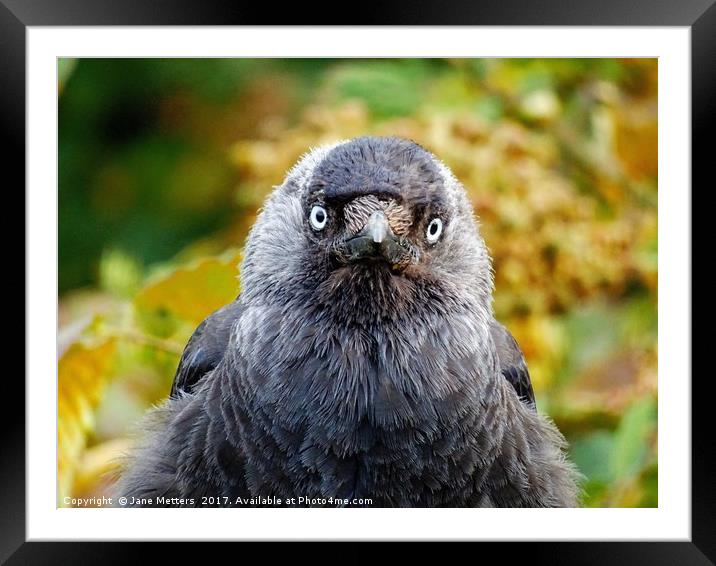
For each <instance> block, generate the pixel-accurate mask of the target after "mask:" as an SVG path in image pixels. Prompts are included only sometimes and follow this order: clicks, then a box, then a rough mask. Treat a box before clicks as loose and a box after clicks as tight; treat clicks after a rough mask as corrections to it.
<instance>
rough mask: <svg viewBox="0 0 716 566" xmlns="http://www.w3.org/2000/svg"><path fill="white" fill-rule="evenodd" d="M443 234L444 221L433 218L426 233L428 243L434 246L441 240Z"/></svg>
mask: <svg viewBox="0 0 716 566" xmlns="http://www.w3.org/2000/svg"><path fill="white" fill-rule="evenodd" d="M442 233H443V221H442V220H440V219H439V218H433V219H432V220H431V221H430V224H428V230H427V232H426V233H425V236H426V238H427V239H428V242H429V243H431V244H434V243H435V242H437V241H438V238H440V234H442Z"/></svg>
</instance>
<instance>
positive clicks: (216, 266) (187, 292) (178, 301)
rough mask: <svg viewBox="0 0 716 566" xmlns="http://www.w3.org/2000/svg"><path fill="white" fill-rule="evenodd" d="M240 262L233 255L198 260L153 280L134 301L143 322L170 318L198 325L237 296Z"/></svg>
mask: <svg viewBox="0 0 716 566" xmlns="http://www.w3.org/2000/svg"><path fill="white" fill-rule="evenodd" d="M239 261H240V254H239V253H238V252H232V253H229V254H226V255H224V256H221V257H210V258H203V259H200V260H196V261H194V262H192V263H189V264H187V265H184V266H181V267H179V268H177V269H176V270H173V271H171V272H169V273H164V274H161V275H159V276H156V277H154V278H152V279H151V280H150V282H149V283H148V284H147V285H146V286H145V287H144V288H143V289H142V290H141V291H139V293H138V294H137V296H136V297H135V299H134V306H135V307H136V309H137V313H138V315H139V317H140V319H142V322H144V323H145V324H147V323H150V322H151V319H152V317H156V316H157V315H160V316H161V315H165V316H166V315H168V316H170V317H175V318H179V319H181V320H183V321H186V322H190V323H192V324H194V325H197V324H199V323H200V322H201V321H202V320H203V319H204V318H206V316H207V315H209V314H210V313H212V312H213V311H215V310H216V309H218V308H220V307H222V306H224V305H226V304H228V303H230V302H231V301H233V300H234V299H235V298H236V296H237V295H238V293H239V282H238V268H237V265H238V263H239ZM150 325H151V324H150Z"/></svg>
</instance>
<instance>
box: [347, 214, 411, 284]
mask: <svg viewBox="0 0 716 566" xmlns="http://www.w3.org/2000/svg"><path fill="white" fill-rule="evenodd" d="M342 251H343V254H342V255H343V256H344V259H345V261H347V262H348V263H355V262H358V261H364V260H373V261H376V260H377V261H384V262H387V263H388V264H390V266H391V267H392V268H393V269H395V270H400V269H403V268H404V267H406V266H407V265H408V264H409V263H410V262H411V258H412V257H413V255H414V252H413V249H412V246H411V245H410V244H409V243H408V242H407V240H405V239H404V238H399V237H398V236H396V235H395V234H394V233H393V230H392V229H391V228H390V224H389V223H388V219H387V218H386V217H385V213H384V212H383V211H376V212H374V213H373V214H372V215H371V217H370V218H369V219H368V222H366V224H365V226H364V227H363V229H362V230H361V231H360V232H359V233H358V234H357V235H355V236H353V237H352V238H349V239H348V240H346V241H345V242H344V245H343V250H342Z"/></svg>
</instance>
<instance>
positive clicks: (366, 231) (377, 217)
mask: <svg viewBox="0 0 716 566" xmlns="http://www.w3.org/2000/svg"><path fill="white" fill-rule="evenodd" d="M361 235H363V236H369V237H370V238H371V239H372V240H373V243H374V244H382V243H383V240H385V238H386V236H393V231H392V230H391V229H390V224H388V219H387V218H386V217H385V214H384V213H383V212H382V211H376V212H374V213H373V214H372V215H371V217H370V218H369V219H368V223H367V224H366V225H365V228H363V230H362V231H361Z"/></svg>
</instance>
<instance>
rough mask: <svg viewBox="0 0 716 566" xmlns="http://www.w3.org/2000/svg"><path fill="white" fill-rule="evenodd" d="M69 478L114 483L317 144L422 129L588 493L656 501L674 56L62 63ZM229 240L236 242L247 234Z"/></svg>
mask: <svg viewBox="0 0 716 566" xmlns="http://www.w3.org/2000/svg"><path fill="white" fill-rule="evenodd" d="M58 81H59V83H60V92H61V95H60V99H59V121H60V139H59V142H60V146H59V159H60V169H59V175H60V187H59V189H60V206H59V257H60V271H59V286H60V289H59V290H60V293H61V297H60V334H61V337H63V338H62V340H63V343H65V347H64V350H63V351H64V352H65V353H64V355H63V357H62V358H61V359H60V373H59V379H60V392H61V398H60V461H59V462H58V466H59V467H60V484H61V492H62V493H73V494H75V495H88V494H101V493H103V492H104V490H106V488H107V483H106V480H104V479H102V478H105V477H107V476H106V474H107V473H108V472H111V471H112V470H113V469H114V466H115V464H113V462H115V459H116V457H117V456H118V455H119V454H121V453H122V451H124V450H126V449H127V448H128V446H129V443H130V442H131V441H130V440H129V439H130V438H131V436H130V431H131V429H132V427H133V426H134V423H135V422H136V420H137V419H138V418H139V417H140V416H141V415H142V414H143V413H144V412H145V411H146V409H147V408H148V407H149V406H151V404H153V403H158V402H161V401H162V400H163V399H164V398H166V395H167V393H168V390H169V386H170V383H171V380H172V377H173V373H174V371H175V369H176V364H177V362H178V359H179V356H180V354H181V351H182V349H183V347H184V345H185V343H186V340H187V339H188V338H189V336H190V335H191V332H192V331H193V330H194V328H195V327H196V325H197V324H198V323H199V322H200V321H201V320H202V318H203V317H204V316H206V315H207V314H209V313H210V312H211V311H212V310H214V309H216V308H218V307H220V306H222V305H223V304H225V303H227V302H229V301H231V300H232V299H233V298H234V297H235V296H236V294H237V293H238V291H239V287H238V279H237V276H238V272H237V269H236V266H237V264H238V262H239V253H238V251H236V250H238V249H240V247H241V246H242V245H243V241H244V238H245V236H246V234H247V231H248V229H249V228H250V226H251V225H252V223H253V221H254V219H255V215H256V213H257V210H258V209H259V207H260V206H261V204H262V202H263V200H264V198H265V197H266V195H267V194H268V193H269V192H270V190H271V187H272V186H273V185H276V184H278V183H280V182H281V179H282V178H283V176H284V174H285V172H286V171H287V169H288V168H289V167H290V166H292V165H293V163H294V162H295V161H296V159H297V158H298V157H299V156H300V155H301V154H303V153H304V152H305V151H306V150H307V149H309V148H310V147H315V146H316V145H319V144H321V143H325V142H328V141H333V140H336V139H341V138H347V137H353V136H357V135H365V134H378V135H399V136H404V137H409V138H412V139H414V140H416V141H418V142H419V143H421V144H423V145H424V146H426V147H427V148H428V149H430V150H432V151H433V152H434V153H436V154H437V155H438V156H440V158H441V159H443V160H444V161H445V162H446V164H447V165H448V166H450V167H451V168H452V169H453V171H454V172H455V174H456V175H457V176H458V177H459V178H460V180H461V181H462V182H463V183H464V184H465V186H466V188H467V190H468V193H469V196H470V198H471V199H472V201H473V203H474V206H475V209H476V213H477V215H478V216H479V218H480V221H481V230H482V233H483V235H484V237H485V239H486V241H487V244H488V246H489V248H490V251H491V253H492V255H493V258H494V267H495V288H496V290H495V311H496V314H497V316H498V318H499V319H500V320H502V321H503V322H505V323H506V325H507V326H508V327H509V328H510V330H511V331H512V332H513V334H515V336H516V338H517V339H518V341H519V342H520V345H521V346H522V348H523V350H524V351H525V354H526V357H527V360H528V364H529V367H530V373H531V375H532V378H533V383H534V387H535V392H536V395H537V400H538V406H539V409H540V410H541V411H543V412H546V413H548V414H549V415H550V416H551V417H552V418H554V419H555V421H556V422H557V424H558V426H559V427H560V429H561V430H562V431H563V432H564V434H565V435H566V437H567V440H568V441H569V443H570V456H571V457H572V458H573V460H574V461H575V463H576V464H577V465H578V466H579V468H580V470H581V471H582V473H583V474H584V475H585V476H586V481H585V485H584V491H585V498H584V504H585V505H587V506H617V507H619V506H621V507H631V506H656V505H657V504H658V499H657V487H658V466H657V442H656V438H657V430H656V422H657V410H656V406H657V389H656V385H657V380H656V375H657V347H656V345H657V333H656V328H657V307H656V298H657V273H658V240H657V209H656V205H657V151H656V148H657V132H658V129H657V112H656V109H657V105H656V101H657V92H656V87H657V64H656V61H655V60H653V59H650V60H649V59H618V60H617V59H454V60H409V59H400V60H391V59H379V60H364V59H361V60H340V59H335V60H331V59H308V60H300V59H286V60H244V59H219V60H206V59H201V60H191V59H172V60H163V59H112V60H109V59H107V60H103V59H86V60H85V59H83V60H79V61H75V60H70V59H61V60H60V61H59V62H58ZM226 250H228V251H226Z"/></svg>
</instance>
